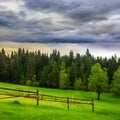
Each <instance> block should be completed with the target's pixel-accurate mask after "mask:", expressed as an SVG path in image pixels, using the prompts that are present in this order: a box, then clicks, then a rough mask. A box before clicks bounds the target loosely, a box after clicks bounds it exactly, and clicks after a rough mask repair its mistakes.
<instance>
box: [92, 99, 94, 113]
mask: <svg viewBox="0 0 120 120" xmlns="http://www.w3.org/2000/svg"><path fill="white" fill-rule="evenodd" d="M92 111H93V112H94V100H93V99H92Z"/></svg>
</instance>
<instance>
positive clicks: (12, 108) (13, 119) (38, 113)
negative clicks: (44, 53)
mask: <svg viewBox="0 0 120 120" xmlns="http://www.w3.org/2000/svg"><path fill="white" fill-rule="evenodd" d="M0 87H8V88H17V89H27V90H36V89H39V91H40V93H42V94H49V95H56V96H68V97H72V96H74V97H77V98H96V96H97V94H96V93H94V92H83V91H72V90H57V89H46V88H35V87H27V86H20V85H13V84H6V83H0ZM0 97H3V96H0ZM35 104H36V101H35V100H34V99H29V98H10V99H5V100H2V99H0V120H120V117H119V115H120V99H119V98H118V97H116V96H114V95H113V94H111V93H103V94H102V95H101V100H100V101H97V100H96V99H95V112H94V113H93V112H92V110H91V105H73V104H71V105H70V109H69V110H68V109H67V105H66V104H64V103H55V102H46V101H39V106H36V105H35Z"/></svg>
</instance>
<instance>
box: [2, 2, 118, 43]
mask: <svg viewBox="0 0 120 120" xmlns="http://www.w3.org/2000/svg"><path fill="white" fill-rule="evenodd" d="M10 1H11V2H13V3H14V4H13V3H11V4H10ZM23 1H24V0H18V1H16V0H0V3H2V2H4V3H6V5H3V4H0V30H2V28H6V29H5V30H6V31H7V32H8V31H9V32H10V33H11V32H12V30H13V32H14V33H13V34H11V35H10V34H9V36H7V35H2V33H1V34H0V40H2V39H6V40H7V39H9V40H10V39H11V40H14V41H37V42H71V43H79V42H80V43H83V42H84V43H89V42H92V43H94V42H95V41H96V40H97V41H98V40H101V41H102V42H104V41H105V39H107V38H109V39H113V40H114V39H119V35H118V33H117V31H119V29H120V28H119V27H118V24H119V22H118V23H115V24H114V20H112V17H113V16H114V15H119V13H120V7H119V6H120V0H115V1H114V0H106V1H102V0H25V1H24V4H22V5H21V6H19V3H21V2H23ZM7 2H9V5H7V4H8V3H7ZM10 5H11V6H12V5H13V6H12V7H13V8H14V6H15V5H16V6H15V7H16V8H14V9H12V7H11V9H10ZM115 19H116V18H115ZM119 19H120V17H119V16H118V18H117V20H119ZM102 22H103V23H102ZM5 30H3V33H4V32H5ZM112 33H114V35H113V34H112ZM108 42H109V41H108Z"/></svg>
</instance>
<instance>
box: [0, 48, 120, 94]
mask: <svg viewBox="0 0 120 120" xmlns="http://www.w3.org/2000/svg"><path fill="white" fill-rule="evenodd" d="M119 66H120V58H118V57H117V56H116V55H114V56H111V58H106V57H105V58H102V57H94V56H93V55H91V53H90V51H89V49H87V50H86V53H85V54H84V55H83V54H82V55H81V54H79V53H77V54H75V55H74V53H73V51H70V52H69V54H68V55H63V56H61V55H60V52H59V51H57V50H53V52H52V53H51V54H50V55H48V54H46V53H41V52H40V51H35V52H29V51H28V50H25V49H21V48H18V51H17V52H15V51H13V52H11V54H6V53H5V50H4V48H2V49H1V51H0V82H7V83H13V84H21V85H28V86H38V87H39V86H40V87H48V88H60V89H75V90H85V91H89V90H96V91H98V93H99V92H101V90H103V86H104V88H105V89H104V91H108V92H109V91H111V89H112V88H114V91H118V93H119V90H120V87H119V86H120V85H118V84H120V82H119V81H120V80H119V79H118V78H120V67H119ZM96 79H97V81H96ZM105 81H106V83H105ZM117 85H118V86H117ZM95 86H96V88H95ZM101 86H102V87H101ZM91 88H93V89H91ZM116 89H117V90H116Z"/></svg>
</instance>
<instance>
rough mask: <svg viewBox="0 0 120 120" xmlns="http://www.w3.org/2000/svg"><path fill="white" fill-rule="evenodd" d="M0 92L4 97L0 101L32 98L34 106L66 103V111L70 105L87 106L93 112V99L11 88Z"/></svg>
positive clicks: (2, 89)
mask: <svg viewBox="0 0 120 120" xmlns="http://www.w3.org/2000/svg"><path fill="white" fill-rule="evenodd" d="M0 90H1V91H0V95H4V96H6V97H2V98H0V99H8V98H14V97H24V98H33V99H36V105H39V100H43V101H53V102H61V103H66V104H67V108H68V109H69V107H70V104H88V105H91V106H92V111H93V112H94V100H93V99H87V98H73V97H72V98H70V97H61V96H52V95H46V94H39V91H38V90H36V91H31V90H21V89H12V88H3V87H0Z"/></svg>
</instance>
